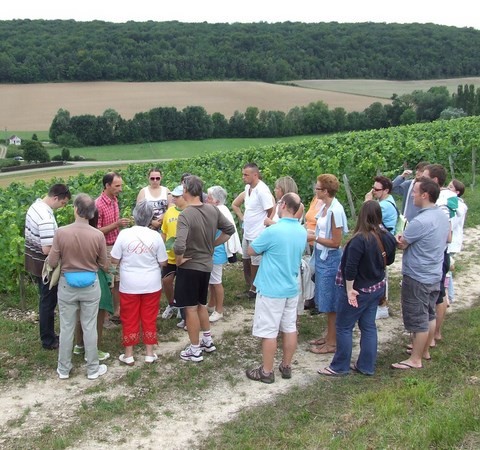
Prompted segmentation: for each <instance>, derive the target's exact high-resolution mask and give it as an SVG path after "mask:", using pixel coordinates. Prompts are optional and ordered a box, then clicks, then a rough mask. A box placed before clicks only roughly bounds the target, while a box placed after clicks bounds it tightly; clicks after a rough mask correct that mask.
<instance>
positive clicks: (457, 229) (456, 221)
mask: <svg viewBox="0 0 480 450" xmlns="http://www.w3.org/2000/svg"><path fill="white" fill-rule="evenodd" d="M467 210H468V207H467V205H466V204H465V202H464V201H463V200H462V199H461V198H459V199H458V208H457V214H456V215H455V217H453V218H452V219H451V223H452V242H450V244H448V253H458V252H459V251H461V250H462V245H463V226H464V225H465V216H466V215H467Z"/></svg>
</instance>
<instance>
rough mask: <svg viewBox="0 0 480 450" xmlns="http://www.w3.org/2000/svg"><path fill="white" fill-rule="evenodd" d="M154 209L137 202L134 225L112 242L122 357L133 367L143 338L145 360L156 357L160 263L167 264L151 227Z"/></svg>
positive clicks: (157, 237) (162, 245)
mask: <svg viewBox="0 0 480 450" xmlns="http://www.w3.org/2000/svg"><path fill="white" fill-rule="evenodd" d="M152 217H153V209H152V206H151V205H150V203H148V202H147V201H141V202H139V203H137V205H136V206H135V209H134V210H133V218H134V219H135V225H134V226H133V227H130V228H124V229H123V230H122V231H120V234H119V235H118V237H117V240H116V241H115V244H114V245H113V248H112V252H111V256H112V263H113V264H118V263H119V264H120V289H119V290H120V319H121V321H122V335H123V342H122V344H123V346H124V347H125V353H123V354H121V355H120V357H119V359H120V361H121V362H122V363H124V364H127V365H129V366H132V365H133V364H134V363H135V360H134V357H133V347H134V346H135V345H137V344H138V343H139V342H140V340H142V341H143V343H144V344H145V347H146V356H145V362H146V363H152V362H154V361H156V360H157V355H155V353H153V346H154V345H155V344H157V343H158V341H157V323H156V322H157V315H158V307H159V304H160V296H161V295H162V274H161V271H160V265H166V263H167V252H166V250H165V244H164V243H163V239H162V238H161V236H160V233H157V232H155V231H153V230H151V229H149V228H148V225H149V224H150V223H151V220H152Z"/></svg>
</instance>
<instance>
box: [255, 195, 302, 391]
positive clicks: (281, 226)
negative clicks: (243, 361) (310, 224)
mask: <svg viewBox="0 0 480 450" xmlns="http://www.w3.org/2000/svg"><path fill="white" fill-rule="evenodd" d="M299 207H300V197H299V196H298V195H297V194H294V193H289V194H285V195H284V196H283V197H282V199H281V200H280V201H279V205H278V213H279V217H280V220H279V221H278V222H277V223H276V224H275V225H272V226H271V227H268V228H266V229H265V230H264V231H263V232H262V234H261V235H260V236H259V237H257V238H256V239H255V240H254V241H253V242H252V243H251V244H250V246H249V247H248V254H249V255H250V256H255V255H262V260H261V263H260V267H259V269H258V273H257V276H256V277H255V282H254V284H255V286H256V288H257V298H256V301H255V316H254V319H253V333H252V334H253V335H254V336H256V337H259V338H261V339H262V356H263V364H262V365H261V366H260V367H257V368H253V369H249V370H247V371H246V375H247V377H248V378H250V379H251V380H254V381H261V382H263V383H273V382H274V381H275V374H274V371H273V364H274V359H275V352H276V350H277V336H278V333H279V332H282V333H283V339H282V350H283V358H282V362H281V363H280V366H279V370H280V373H281V374H282V378H291V376H292V367H291V364H292V358H293V354H294V353H295V350H296V348H297V325H296V320H297V302H298V281H297V277H298V272H299V270H300V264H301V260H302V254H303V251H304V250H305V245H306V243H307V232H306V230H305V228H304V227H302V226H301V225H300V223H299V222H298V220H297V219H295V217H294V216H295V214H296V212H297V211H298V208H299Z"/></svg>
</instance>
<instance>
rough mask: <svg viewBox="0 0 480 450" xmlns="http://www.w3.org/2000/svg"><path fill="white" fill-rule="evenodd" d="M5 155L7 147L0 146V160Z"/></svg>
mask: <svg viewBox="0 0 480 450" xmlns="http://www.w3.org/2000/svg"><path fill="white" fill-rule="evenodd" d="M6 154H7V147H5V145H0V159H3V158H5V155H6Z"/></svg>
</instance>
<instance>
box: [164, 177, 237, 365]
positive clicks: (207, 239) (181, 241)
mask: <svg viewBox="0 0 480 450" xmlns="http://www.w3.org/2000/svg"><path fill="white" fill-rule="evenodd" d="M202 192H203V182H202V180H201V179H200V178H198V177H196V176H194V175H191V176H189V177H187V178H185V180H184V183H183V198H184V199H185V201H186V202H187V207H186V208H185V209H184V210H183V211H182V213H181V214H180V216H179V217H178V222H177V238H176V239H175V244H174V247H173V249H174V252H175V255H176V263H177V275H176V276H177V279H176V281H175V302H176V305H177V306H178V307H180V308H185V311H186V322H187V330H188V336H189V338H190V345H188V346H187V347H186V348H185V350H183V351H182V352H181V353H180V358H181V359H183V360H185V361H194V362H199V361H202V360H203V356H202V351H205V352H207V353H210V352H213V351H215V350H216V347H215V345H214V344H213V340H212V336H211V333H210V322H209V317H208V310H207V307H206V305H207V295H208V282H209V280H210V273H211V271H212V267H213V260H212V256H213V249H214V247H215V246H216V245H219V244H222V243H224V242H226V241H227V240H228V239H229V237H230V236H231V235H232V234H233V233H234V232H235V227H234V226H233V225H232V224H231V223H230V222H229V221H228V219H226V218H225V216H224V215H223V214H222V213H221V212H220V211H219V210H218V209H217V208H215V207H214V206H212V205H207V204H205V203H202V201H201V197H202ZM217 230H220V232H221V234H220V235H219V236H218V237H217V238H215V235H216V232H217ZM200 330H202V335H203V336H202V340H201V341H200V339H199V332H200Z"/></svg>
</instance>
